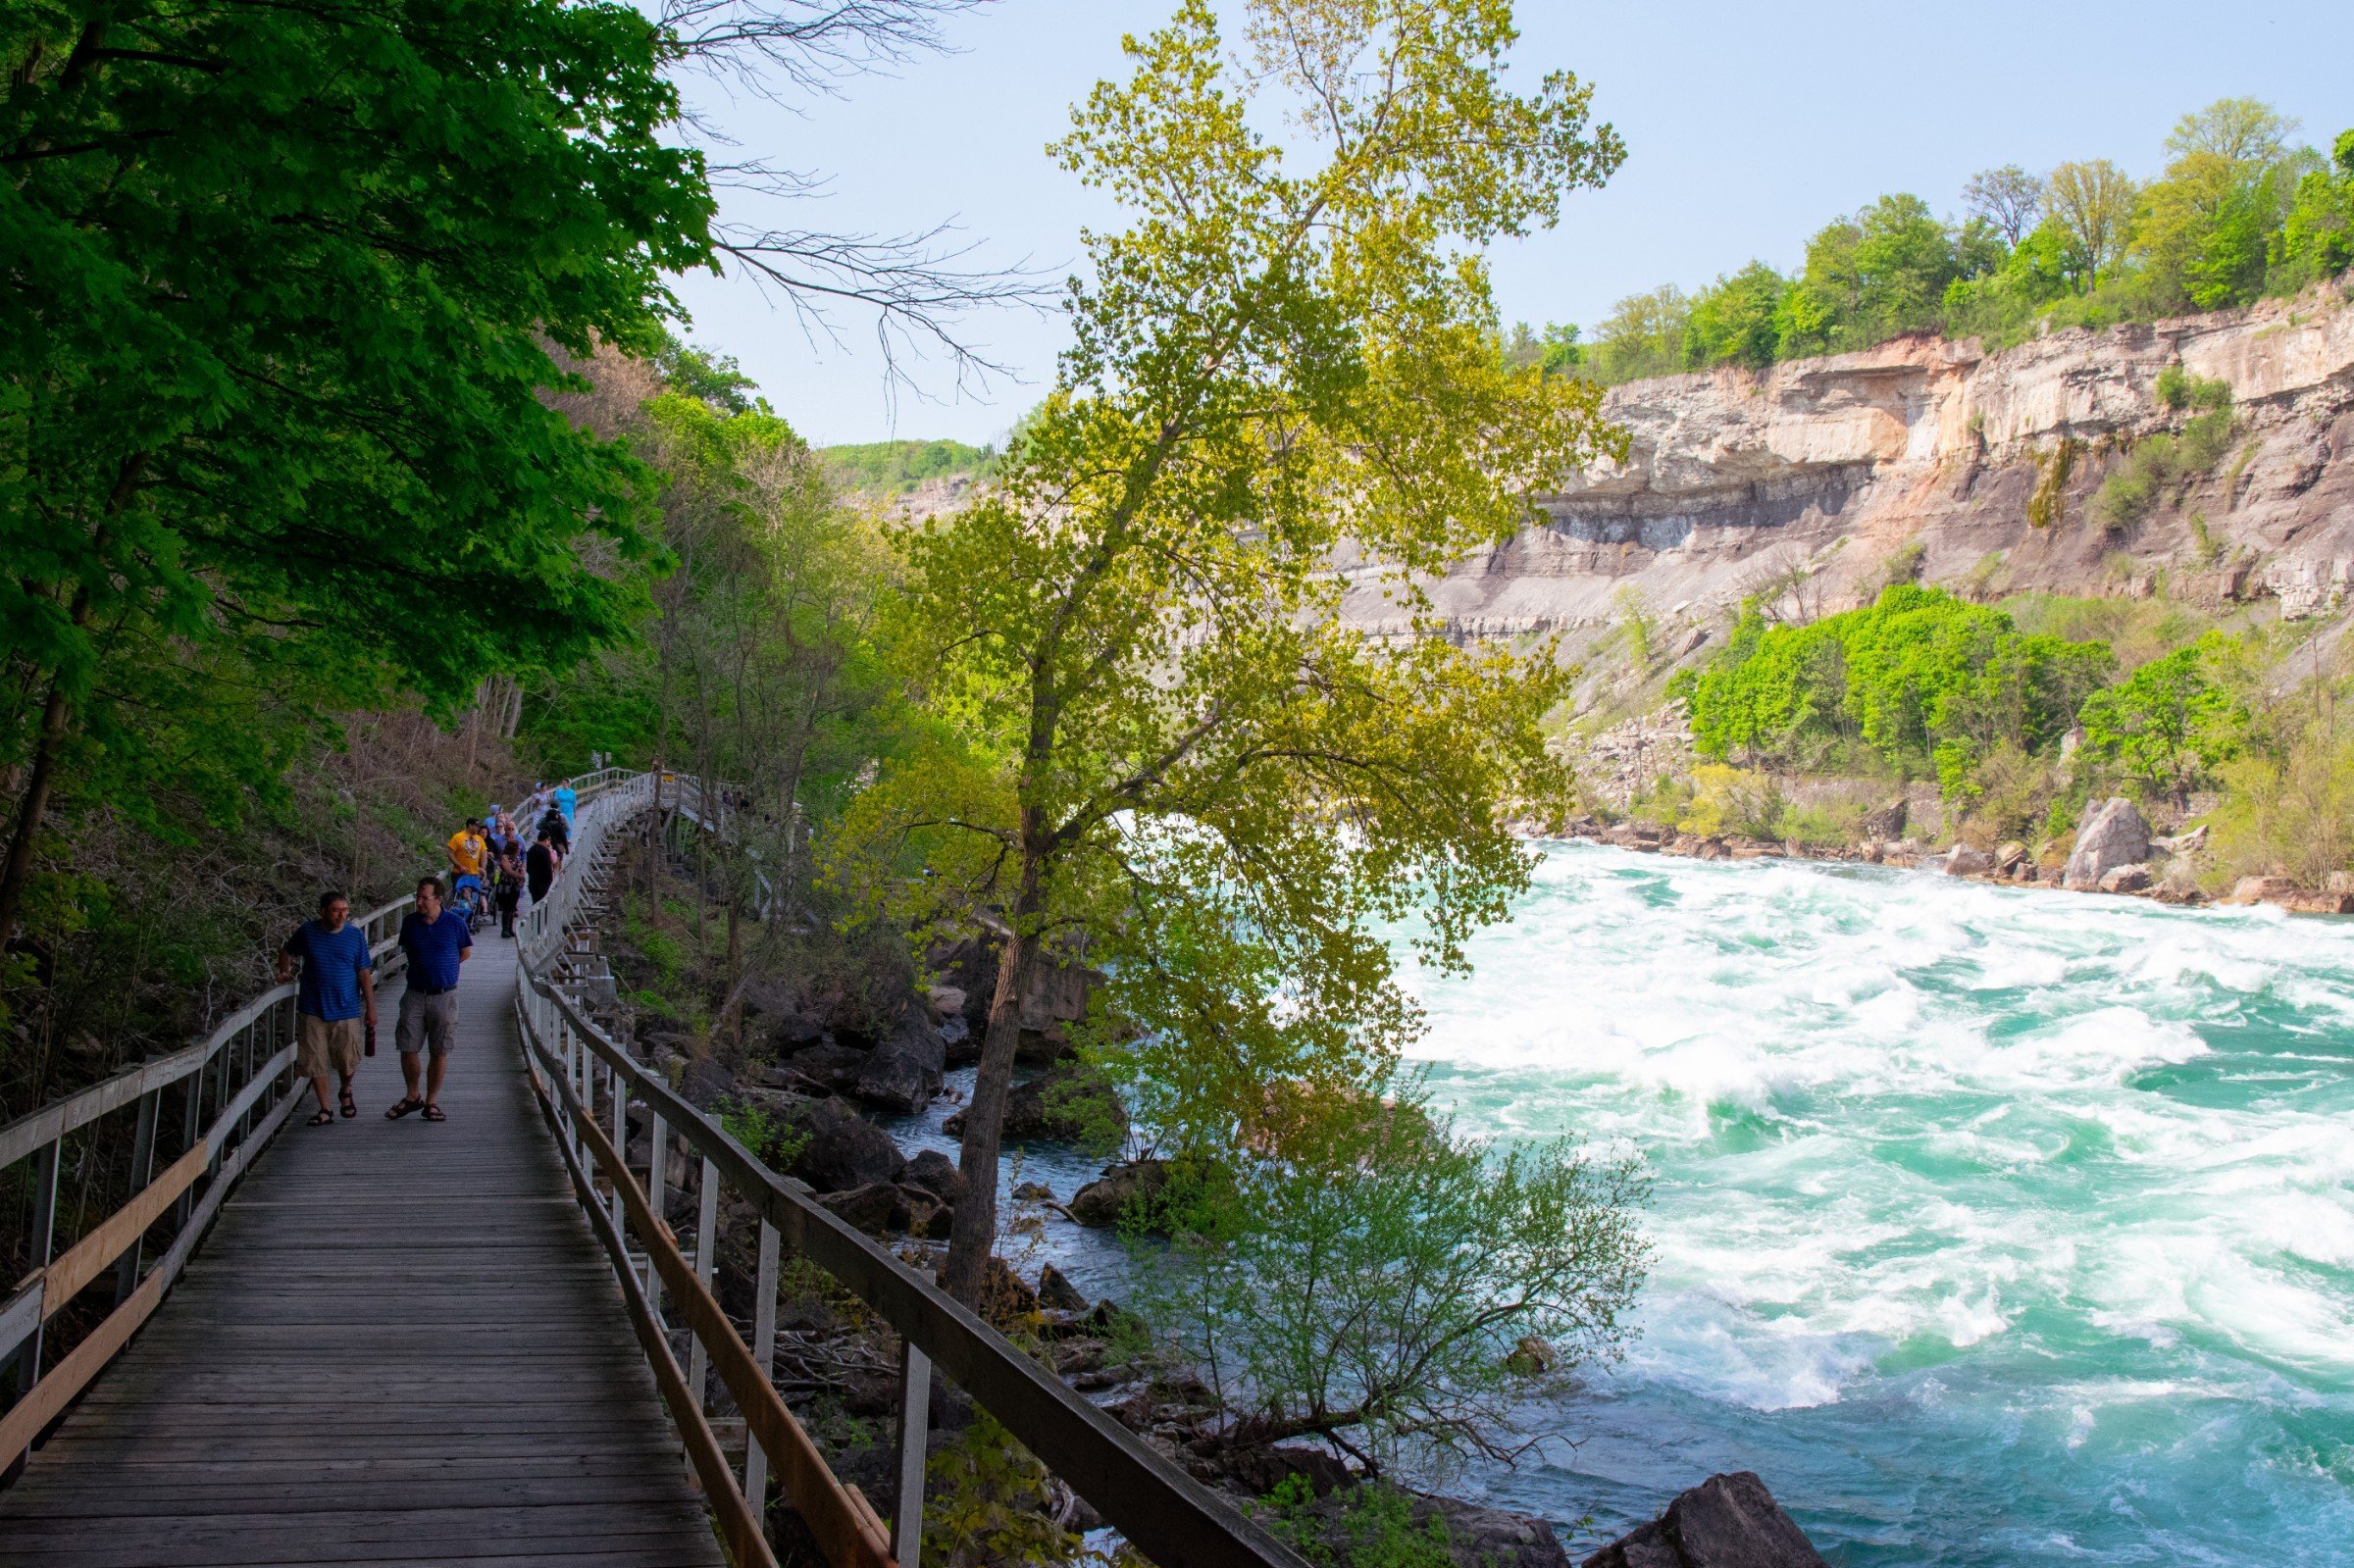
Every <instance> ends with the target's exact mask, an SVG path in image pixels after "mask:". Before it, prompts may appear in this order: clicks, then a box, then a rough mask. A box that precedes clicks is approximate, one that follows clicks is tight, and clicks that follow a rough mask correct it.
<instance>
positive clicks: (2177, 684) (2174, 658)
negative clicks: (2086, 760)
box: [2079, 632, 2246, 806]
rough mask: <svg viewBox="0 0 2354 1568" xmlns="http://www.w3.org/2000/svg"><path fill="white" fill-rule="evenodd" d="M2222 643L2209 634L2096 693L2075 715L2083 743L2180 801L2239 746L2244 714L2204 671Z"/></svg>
mask: <svg viewBox="0 0 2354 1568" xmlns="http://www.w3.org/2000/svg"><path fill="white" fill-rule="evenodd" d="M2222 641H2223V639H2222V637H2221V635H2220V633H2216V632H2210V633H2208V635H2206V636H2205V637H2202V638H2200V639H2199V641H2198V642H2196V643H2194V644H2192V645H2191V646H2190V647H2187V648H2182V649H2179V650H2177V651H2176V652H2174V653H2170V654H2168V655H2167V656H2166V657H2164V658H2162V659H2153V660H2151V661H2150V662H2149V663H2148V664H2145V665H2143V666H2142V667H2141V668H2140V669H2138V670H2136V671H2134V672H2133V673H2132V674H2131V675H2129V676H2127V677H2126V678H2125V679H2124V681H2122V682H2120V683H2118V684H2116V685H2114V686H2111V687H2108V688H2107V689H2105V690H2101V691H2096V692H2094V693H2093V694H2092V695H2091V696H2090V697H2089V698H2087V699H2086V700H2085V703H2084V706H2083V710H2082V712H2081V714H2080V715H2079V717H2080V719H2081V722H2082V724H2083V726H2084V741H2085V744H2086V745H2087V746H2089V747H2090V748H2091V749H2092V750H2093V752H2094V753H2095V754H2096V755H2099V756H2102V757H2106V758H2109V759H2111V760H2113V761H2115V762H2117V763H2118V764H2120V765H2121V766H2122V767H2123V768H2124V770H2125V772H2126V774H2127V775H2129V776H2130V777H2131V778H2133V779H2134V780H2135V781H2137V782H2138V783H2140V784H2143V785H2144V786H2146V787H2147V788H2149V789H2151V790H2153V791H2155V792H2157V793H2160V794H2163V795H2165V796H2166V797H2168V798H2169V799H2171V800H2172V801H2174V803H2175V805H2177V806H2179V805H2181V804H2183V803H2184V802H2185V801H2186V800H2188V799H2189V797H2190V791H2191V790H2192V789H2194V788H2196V787H2198V785H2199V784H2202V783H2203V782H2204V781H2205V780H2206V778H2207V777H2208V773H2209V770H2211V769H2213V768H2214V767H2215V766H2216V764H2218V763H2220V762H2222V761H2224V760H2225V759H2226V758H2227V757H2229V756H2231V755H2232V753H2233V752H2234V751H2235V750H2237V748H2238V736H2239V731H2240V727H2241V725H2242V724H2243V723H2244V721H2245V718H2246V715H2245V713H2244V711H2242V710H2241V709H2240V708H2239V707H2238V706H2237V705H2236V704H2235V703H2233V702H2232V701H2231V699H2230V697H2229V696H2228V695H2227V694H2226V693H2225V692H2224V691H2222V690H2219V689H2218V688H2217V686H2216V684H2215V683H2214V681H2213V680H2211V679H2210V678H2209V675H2208V673H2207V665H2208V662H2209V661H2210V660H2211V659H2212V658H2213V657H2215V656H2216V654H2217V653H2218V652H2219V651H2220V647H2221V644H2222Z"/></svg>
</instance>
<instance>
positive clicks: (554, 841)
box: [278, 784, 579, 1127]
mask: <svg viewBox="0 0 2354 1568" xmlns="http://www.w3.org/2000/svg"><path fill="white" fill-rule="evenodd" d="M578 809H579V802H578V799H577V797H576V796H575V794H574V791H573V788H572V786H571V785H570V784H558V785H556V786H555V787H554V788H552V789H551V788H549V787H547V786H546V785H545V784H541V785H538V786H537V787H536V788H535V789H534V790H533V792H532V794H531V795H530V796H528V797H527V798H526V800H525V801H524V803H523V806H522V807H521V814H522V817H523V820H525V821H527V822H534V823H535V826H534V830H533V835H532V837H531V838H530V840H528V841H526V840H525V839H524V837H523V836H522V835H520V834H519V833H517V832H516V827H515V823H516V818H515V817H514V816H513V815H510V814H509V813H507V812H504V811H501V810H499V809H498V808H497V807H496V806H492V807H491V808H490V809H489V811H488V812H486V814H485V815H484V816H482V817H470V818H468V819H467V821H466V824H465V826H463V827H461V828H460V829H459V830H458V831H457V832H456V833H454V834H451V835H449V842H448V845H447V849H448V854H449V885H448V886H447V887H444V886H443V885H442V880H441V879H440V878H439V877H421V878H419V879H418V882H417V897H416V907H415V908H413V909H412V910H410V911H409V913H408V915H407V916H405V917H404V918H403V919H402V921H401V923H400V936H399V946H400V949H401V952H402V953H403V954H404V955H405V956H406V958H407V960H408V984H407V986H405V987H404V988H403V990H402V991H401V996H400V1011H399V1015H398V1019H397V1022H396V1023H395V1024H394V1026H393V1032H392V1039H393V1044H394V1046H395V1048H396V1049H397V1050H398V1051H399V1053H400V1076H401V1080H402V1083H403V1084H404V1086H405V1089H406V1091H405V1092H404V1093H403V1094H402V1095H401V1097H400V1098H399V1099H398V1100H397V1101H395V1102H394V1103H393V1104H392V1105H391V1106H390V1107H388V1108H387V1109H386V1110H385V1112H384V1117H385V1119H386V1120H387V1121H395V1122H396V1121H399V1120H400V1119H401V1118H402V1117H404V1116H409V1115H413V1114H417V1113H420V1112H422V1113H423V1115H424V1119H425V1120H426V1121H429V1122H445V1121H447V1120H448V1119H449V1116H448V1113H447V1112H445V1111H444V1110H442V1108H441V1084H442V1080H443V1078H444V1077H445V1076H446V1074H447V1073H448V1071H449V1053H450V1050H451V1048H452V1047H453V1046H454V1045H455V1044H456V1042H457V1032H458V977H459V973H460V970H461V969H462V967H463V966H464V964H465V963H466V961H467V960H468V959H470V958H472V957H473V956H474V927H475V918H476V917H477V916H479V915H481V914H484V913H486V909H485V907H484V905H483V904H482V903H481V902H479V901H477V900H481V899H484V898H487V899H488V900H489V904H490V907H492V908H495V909H496V911H497V914H498V921H499V935H500V936H502V937H504V938H507V939H509V940H512V939H513V938H514V936H515V917H516V915H517V913H518V912H519V911H520V909H521V907H522V904H523V896H524V894H525V893H526V892H529V893H530V894H531V899H532V902H533V903H535V904H537V903H538V902H539V901H540V900H541V899H543V898H545V897H546V896H547V894H548V890H549V889H550V888H551V887H553V886H554V885H555V882H556V879H557V878H558V877H559V876H561V875H562V874H563V870H564V857H565V856H566V855H567V854H569V853H570V852H571V849H572V819H573V814H574V812H575V811H577V810H578ZM298 971H299V974H300V977H301V979H300V983H299V984H298V985H297V986H296V987H295V997H294V1011H295V1030H294V1071H295V1073H296V1075H297V1076H299V1077H302V1078H307V1079H309V1080H310V1081H311V1087H312V1090H313V1092H315V1093H316V1094H317V1095H318V1096H319V1110H318V1113H317V1114H316V1115H314V1116H313V1117H312V1118H311V1125H312V1126H313V1127H326V1126H329V1125H332V1124H333V1122H334V1121H335V1119H336V1117H337V1115H338V1114H340V1115H341V1116H343V1117H345V1118H350V1117H354V1116H357V1115H359V1114H360V1108H359V1102H358V1101H357V1100H356V1099H354V1098H353V1097H352V1080H353V1078H354V1077H355V1076H356V1075H357V1074H358V1072H359V1070H360V1058H361V1056H362V1055H368V1056H374V1055H375V1054H376V957H375V954H374V953H372V952H371V951H370V950H369V945H368V934H367V933H366V932H365V931H364V930H362V929H361V928H360V927H358V926H356V925H354V924H352V920H351V900H350V899H349V898H347V897H346V896H344V895H343V894H342V893H339V892H331V893H327V894H324V895H322V896H321V898H320V900H319V914H318V917H317V918H316V919H314V920H306V921H304V922H303V923H302V925H301V926H299V927H297V928H296V929H295V932H294V934H293V935H292V936H289V937H287V938H286V941H285V944H284V945H283V946H282V947H281V948H280V949H279V953H278V978H279V982H280V984H281V985H282V984H284V983H285V982H286V981H289V980H293V979H295V977H296V974H297V972H298ZM331 1079H334V1080H339V1081H340V1083H339V1087H337V1088H336V1090H335V1091H334V1092H333V1094H332V1095H331V1093H330V1087H329V1081H330V1080H331Z"/></svg>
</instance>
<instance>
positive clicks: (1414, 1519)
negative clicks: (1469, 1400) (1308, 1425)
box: [1295, 1476, 1569, 1568]
mask: <svg viewBox="0 0 2354 1568" xmlns="http://www.w3.org/2000/svg"><path fill="white" fill-rule="evenodd" d="M1313 1484H1314V1478H1313V1477H1312V1476H1311V1477H1310V1485H1313ZM1405 1495H1406V1498H1407V1529H1408V1530H1409V1531H1411V1532H1412V1533H1413V1534H1415V1535H1417V1536H1419V1535H1421V1534H1423V1533H1424V1532H1426V1531H1428V1530H1429V1529H1430V1526H1431V1523H1432V1521H1434V1520H1436V1521H1439V1522H1441V1523H1443V1524H1444V1525H1445V1526H1446V1530H1447V1555H1448V1556H1449V1557H1450V1558H1452V1559H1453V1560H1454V1561H1455V1563H1456V1564H1457V1568H1569V1554H1568V1553H1567V1552H1565V1551H1563V1550H1562V1549H1561V1538H1560V1537H1559V1536H1556V1535H1555V1534H1554V1532H1553V1526H1551V1525H1549V1524H1547V1523H1546V1522H1545V1521H1544V1520H1542V1519H1532V1518H1530V1517H1529V1516H1528V1515H1526V1514H1516V1513H1507V1512H1506V1511H1505V1510H1503V1509H1502V1508H1483V1507H1481V1506H1479V1505H1478V1504H1477V1503H1470V1502H1464V1501H1461V1500H1459V1499H1458V1498H1455V1497H1436V1496H1431V1495H1429V1494H1428V1493H1425V1492H1406V1493H1405ZM1362 1500H1363V1499H1362V1494H1361V1493H1359V1492H1357V1489H1356V1488H1355V1487H1351V1486H1344V1487H1341V1488H1340V1489H1339V1490H1337V1491H1332V1492H1325V1493H1324V1494H1323V1495H1322V1496H1319V1497H1318V1498H1316V1499H1315V1500H1314V1501H1313V1502H1310V1503H1308V1504H1306V1505H1305V1508H1304V1509H1302V1510H1301V1513H1302V1514H1303V1515H1305V1519H1303V1520H1302V1522H1306V1521H1308V1520H1312V1521H1314V1522H1315V1524H1314V1526H1312V1527H1311V1528H1315V1529H1316V1533H1317V1535H1318V1536H1319V1537H1320V1538H1321V1544H1322V1547H1323V1551H1322V1553H1320V1554H1311V1555H1323V1556H1325V1557H1327V1558H1328V1559H1330V1560H1334V1561H1339V1562H1351V1561H1354V1560H1357V1556H1358V1552H1359V1551H1360V1550H1361V1549H1362V1548H1364V1547H1366V1546H1369V1545H1371V1544H1372V1543H1371V1542H1370V1541H1368V1540H1365V1539H1364V1537H1365V1535H1366V1533H1367V1525H1366V1523H1364V1522H1360V1521H1358V1520H1357V1519H1356V1518H1355V1517H1354V1516H1355V1514H1356V1509H1357V1507H1358V1506H1360V1505H1361V1503H1362ZM1295 1517H1299V1516H1295Z"/></svg>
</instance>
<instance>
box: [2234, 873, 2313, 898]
mask: <svg viewBox="0 0 2354 1568" xmlns="http://www.w3.org/2000/svg"><path fill="white" fill-rule="evenodd" d="M2296 896H2297V882H2296V879H2295V878H2293V877H2242V878H2240V879H2239V881H2237V882H2235V883H2233V884H2232V885H2231V893H2230V896H2229V897H2227V898H2226V899H2225V900H2224V902H2225V903H2226V904H2284V903H2287V902H2288V901H2289V900H2290V899H2291V898H2294V897H2296Z"/></svg>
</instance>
